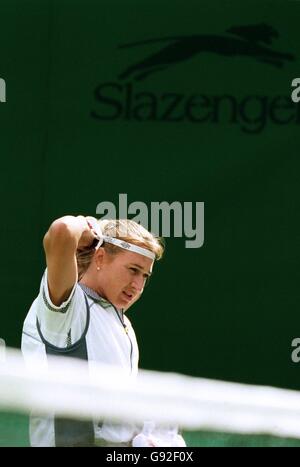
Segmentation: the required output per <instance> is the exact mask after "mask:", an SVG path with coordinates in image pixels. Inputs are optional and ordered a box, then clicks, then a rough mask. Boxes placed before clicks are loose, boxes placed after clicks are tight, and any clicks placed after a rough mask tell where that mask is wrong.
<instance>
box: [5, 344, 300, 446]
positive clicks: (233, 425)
mask: <svg viewBox="0 0 300 467" xmlns="http://www.w3.org/2000/svg"><path fill="white" fill-rule="evenodd" d="M29 363H30V364H29ZM0 410H6V411H14V412H22V413H30V412H31V411H34V412H35V413H40V414H47V413H50V412H55V413H56V414H57V415H59V416H66V417H71V418H75V419H90V418H93V419H102V418H109V419H110V420H111V421H120V422H137V423H142V422H144V421H145V420H154V421H155V422H157V423H160V424H176V425H179V426H180V427H181V428H183V429H187V430H195V429H198V430H211V431H225V432H236V433H264V434H272V435H276V436H283V437H294V438H300V392H297V391H291V390H286V389H277V388H272V387H263V386H251V385H245V384H238V383H229V382H222V381H215V380H207V379H202V378H194V377H189V376H184V375H180V374H174V373H159V372H150V371H145V370H141V371H140V373H139V376H138V378H137V380H136V381H133V380H132V379H130V378H128V377H126V376H124V375H123V376H121V375H120V369H115V368H113V367H108V366H106V365H104V366H103V365H99V364H94V363H93V364H90V366H89V372H87V367H86V363H84V362H82V361H79V360H75V359H72V360H70V359H65V358H62V357H59V358H53V357H51V358H48V361H45V360H44V361H41V360H40V358H34V357H33V358H31V360H30V362H27V365H25V363H24V360H23V357H22V355H21V353H20V352H19V351H17V350H12V349H6V356H5V359H2V361H0Z"/></svg>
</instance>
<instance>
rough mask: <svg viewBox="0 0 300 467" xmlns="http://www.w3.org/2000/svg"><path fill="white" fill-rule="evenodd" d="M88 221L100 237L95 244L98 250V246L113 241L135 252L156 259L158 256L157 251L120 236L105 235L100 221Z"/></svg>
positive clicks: (112, 242)
mask: <svg viewBox="0 0 300 467" xmlns="http://www.w3.org/2000/svg"><path fill="white" fill-rule="evenodd" d="M87 223H88V226H89V228H90V229H91V230H92V232H93V233H94V235H95V236H96V237H97V238H98V239H99V242H98V243H97V245H96V246H95V250H98V248H100V246H101V245H102V244H103V242H107V243H111V244H112V245H116V246H119V247H120V248H123V249H124V250H128V251H133V252H134V253H138V254H139V255H143V256H147V258H150V259H152V260H155V258H156V256H155V253H153V252H152V251H150V250H147V249H146V248H142V247H140V246H137V245H133V244H132V243H128V242H125V241H124V240H120V239H119V238H114V237H108V236H107V235H103V233H102V231H101V228H100V225H99V224H98V223H97V224H95V222H93V224H91V222H90V221H89V220H87Z"/></svg>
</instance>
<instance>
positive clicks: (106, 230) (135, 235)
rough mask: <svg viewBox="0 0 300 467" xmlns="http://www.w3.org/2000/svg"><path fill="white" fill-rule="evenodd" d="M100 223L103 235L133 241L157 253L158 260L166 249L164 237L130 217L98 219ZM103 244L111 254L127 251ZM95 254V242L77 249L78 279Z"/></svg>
mask: <svg viewBox="0 0 300 467" xmlns="http://www.w3.org/2000/svg"><path fill="white" fill-rule="evenodd" d="M98 223H99V226H100V228H101V231H102V233H103V235H106V236H108V237H115V238H119V239H120V240H124V241H125V242H128V243H132V244H133V245H137V246H140V247H142V248H146V249H147V250H150V251H152V253H154V254H155V257H156V260H159V259H161V257H162V255H163V252H164V249H165V247H164V240H163V238H161V237H156V236H155V235H153V234H152V233H151V232H149V231H148V230H147V229H145V228H144V227H143V226H142V225H140V224H137V222H135V221H132V220H130V219H103V220H98ZM102 246H103V248H104V249H105V251H106V252H107V253H108V254H109V255H111V256H115V255H117V254H120V253H122V252H124V251H125V250H123V249H122V248H120V247H118V246H116V245H111V244H110V243H104V244H103V245H102ZM94 254H95V245H94V244H93V245H92V246H91V247H89V248H87V249H85V250H82V251H77V253H76V257H77V267H78V280H80V278H81V277H82V276H83V274H84V273H85V272H86V270H87V269H88V267H89V265H90V264H91V261H92V259H93V256H94Z"/></svg>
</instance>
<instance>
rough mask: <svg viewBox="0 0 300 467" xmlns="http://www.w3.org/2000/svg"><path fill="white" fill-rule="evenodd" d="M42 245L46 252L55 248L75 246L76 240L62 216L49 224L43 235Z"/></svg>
mask: <svg viewBox="0 0 300 467" xmlns="http://www.w3.org/2000/svg"><path fill="white" fill-rule="evenodd" d="M43 246H44V250H45V251H46V252H49V251H50V250H53V249H57V248H60V249H61V248H67V247H68V248H72V249H73V248H76V240H75V238H74V235H73V234H72V230H71V229H70V226H69V225H68V223H67V222H65V221H64V218H62V219H57V220H55V221H54V222H53V223H52V224H51V225H50V227H49V230H48V231H47V233H46V235H45V236H44V239H43Z"/></svg>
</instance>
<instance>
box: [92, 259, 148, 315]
mask: <svg viewBox="0 0 300 467" xmlns="http://www.w3.org/2000/svg"><path fill="white" fill-rule="evenodd" d="M152 268H153V260H152V259H150V258H147V257H146V256H142V255H140V254H138V253H133V252H129V251H124V252H123V251H122V252H120V253H119V254H117V255H115V256H111V255H109V254H107V253H106V252H105V254H104V256H103V258H102V262H101V269H100V273H99V287H98V291H99V293H100V295H101V296H102V297H104V298H106V299H107V300H109V301H110V302H111V303H112V304H113V305H114V306H115V307H116V308H118V309H122V308H124V309H127V308H129V307H130V306H131V305H132V304H133V303H134V302H136V301H137V300H138V299H139V298H140V296H141V294H142V292H143V290H144V286H145V283H146V280H147V279H148V278H149V277H150V275H151V273H152Z"/></svg>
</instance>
